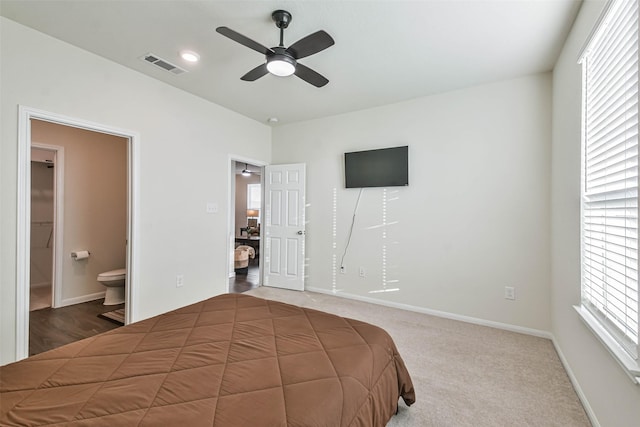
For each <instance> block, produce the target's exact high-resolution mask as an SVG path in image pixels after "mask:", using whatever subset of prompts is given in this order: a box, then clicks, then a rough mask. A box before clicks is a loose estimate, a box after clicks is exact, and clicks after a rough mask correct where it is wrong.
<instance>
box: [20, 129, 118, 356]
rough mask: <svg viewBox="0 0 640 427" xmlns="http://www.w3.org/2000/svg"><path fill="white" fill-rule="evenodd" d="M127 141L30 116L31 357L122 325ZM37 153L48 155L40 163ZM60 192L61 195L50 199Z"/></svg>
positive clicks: (114, 136)
mask: <svg viewBox="0 0 640 427" xmlns="http://www.w3.org/2000/svg"><path fill="white" fill-rule="evenodd" d="M127 144H128V139H127V138H124V137H121V136H116V135H110V134H105V133H101V132H95V131H92V130H88V129H79V128H76V127H72V126H66V125H63V124H59V123H52V122H49V121H43V120H36V119H34V120H31V154H32V158H31V239H30V244H31V262H30V292H29V295H30V304H29V305H30V313H29V355H30V356H32V355H35V354H39V353H41V352H44V351H47V350H51V349H53V348H57V347H59V346H62V345H64V344H68V343H70V342H74V341H77V340H78V339H82V338H88V337H90V336H93V335H95V334H97V333H100V332H105V331H108V330H111V329H113V328H114V327H117V326H122V325H123V324H124V310H125V298H124V295H125V292H124V291H125V289H124V288H125V282H126V280H125V279H126V257H127V248H126V245H127V209H128V207H127V199H128V197H127V181H128V179H127V163H128V161H127ZM40 153H43V154H45V155H46V154H49V156H53V158H51V159H49V158H45V163H44V164H43V163H40V162H38V161H37V160H38V159H39V154H40ZM62 153H64V166H62V164H58V165H57V166H58V171H59V172H60V173H59V174H58V175H57V176H55V175H54V172H53V169H55V166H56V165H55V159H56V158H57V157H62V156H59V154H62ZM60 163H62V162H60ZM41 165H43V166H41ZM55 190H59V191H55ZM62 191H64V198H63V197H56V195H57V194H58V193H62ZM56 205H57V207H59V208H60V209H58V210H57V212H58V215H55V214H54V212H55V211H56V210H55V208H54V207H55V206H56ZM54 217H55V219H56V220H57V221H54ZM56 242H59V243H60V244H59V245H57V248H58V250H53V248H54V246H56V245H55V243H56ZM54 272H55V273H56V277H55V278H54V277H53V273H54ZM115 273H117V277H114V274H115ZM105 275H108V276H109V278H108V279H109V280H107V279H105V277H104V276H105ZM117 278H119V279H120V280H115V279H117ZM52 285H53V286H52ZM47 288H48V289H49V294H48V304H46V305H45V304H44V303H45V300H46V299H47V295H44V294H45V292H44V291H46V290H47ZM51 289H53V290H54V292H51ZM54 295H55V297H54V298H53V301H52V296H54ZM41 296H42V297H43V298H40V297H41ZM40 300H41V301H40ZM39 301H40V304H38V303H39ZM52 302H53V304H52ZM71 306H73V309H70V308H69V307H71ZM70 310H72V311H73V316H70V315H69V311H70ZM71 317H72V318H71ZM88 325H91V327H88Z"/></svg>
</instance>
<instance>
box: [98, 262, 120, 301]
mask: <svg viewBox="0 0 640 427" xmlns="http://www.w3.org/2000/svg"><path fill="white" fill-rule="evenodd" d="M126 279H127V270H126V269H124V268H120V269H118V270H111V271H105V272H104V273H100V274H98V282H100V283H102V284H103V285H104V286H106V287H107V291H106V292H105V294H104V305H116V304H122V303H124V283H125V281H126Z"/></svg>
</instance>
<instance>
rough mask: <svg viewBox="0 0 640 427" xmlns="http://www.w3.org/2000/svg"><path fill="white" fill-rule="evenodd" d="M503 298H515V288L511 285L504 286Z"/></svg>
mask: <svg viewBox="0 0 640 427" xmlns="http://www.w3.org/2000/svg"><path fill="white" fill-rule="evenodd" d="M504 298H505V299H510V300H514V299H516V288H514V287H513V286H505V287H504Z"/></svg>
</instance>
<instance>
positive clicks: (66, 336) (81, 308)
mask: <svg viewBox="0 0 640 427" xmlns="http://www.w3.org/2000/svg"><path fill="white" fill-rule="evenodd" d="M103 302H104V300H103V299H99V300H95V301H89V302H85V303H81V304H74V305H69V306H67V307H61V308H51V307H49V308H43V309H42V310H35V311H32V312H30V313H29V356H33V355H34V354H38V353H42V352H44V351H47V350H51V349H54V348H57V347H60V346H62V345H65V344H69V343H72V342H74V341H79V340H81V339H84V338H88V337H92V336H94V335H97V334H99V333H102V332H106V331H110V330H111V329H115V328H117V327H119V325H118V324H116V323H114V322H112V321H109V320H106V319H103V318H101V317H98V314H100V313H105V312H107V311H112V310H116V309H118V308H123V307H124V304H119V305H108V306H107V305H102V303H103Z"/></svg>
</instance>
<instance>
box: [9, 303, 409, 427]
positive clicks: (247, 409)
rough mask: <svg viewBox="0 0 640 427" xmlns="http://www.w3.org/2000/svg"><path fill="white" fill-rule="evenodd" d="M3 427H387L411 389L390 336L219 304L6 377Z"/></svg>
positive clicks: (341, 322)
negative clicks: (40, 426) (400, 398)
mask: <svg viewBox="0 0 640 427" xmlns="http://www.w3.org/2000/svg"><path fill="white" fill-rule="evenodd" d="M0 393H1V394H0V408H1V412H0V425H2V426H9V425H11V426H36V425H60V426H89V425H90V426H110V427H111V426H185V427H186V426H189V427H194V426H224V427H231V426H239V427H257V426H268V427H275V426H327V427H337V426H384V425H385V424H386V423H387V421H388V420H389V419H390V418H391V417H392V416H393V414H394V413H395V412H396V409H397V405H398V398H399V397H402V398H403V399H404V401H405V403H406V404H408V405H410V404H412V403H413V402H414V400H415V395H414V390H413V385H412V383H411V378H410V377H409V374H408V372H407V370H406V368H405V366H404V363H403V361H402V358H401V357H400V355H399V354H398V352H397V350H396V347H395V344H394V343H393V341H392V340H391V338H390V337H389V335H388V334H387V333H386V332H385V331H384V330H382V329H380V328H378V327H376V326H373V325H370V324H367V323H363V322H359V321H357V320H352V319H345V318H342V317H338V316H334V315H332V314H328V313H323V312H320V311H316V310H311V309H306V308H300V307H296V306H293V305H288V304H283V303H280V302H275V301H268V300H263V299H260V298H255V297H251V296H248V295H241V294H227V295H220V296H217V297H214V298H211V299H208V300H205V301H201V302H199V303H196V304H193V305H190V306H187V307H184V308H181V309H178V310H175V311H172V312H169V313H165V314H162V315H160V316H156V317H153V318H150V319H147V320H144V321H141V322H138V323H134V324H131V325H128V326H124V327H122V328H118V329H115V330H112V331H110V332H107V333H103V334H100V335H97V336H95V337H92V338H87V339H85V340H82V341H78V342H75V343H72V344H69V345H66V346H63V347H60V348H58V349H55V350H51V351H48V352H46V353H42V354H39V355H36V356H33V357H30V358H28V359H25V360H22V361H19V362H16V363H12V364H9V365H6V366H3V367H0Z"/></svg>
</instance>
